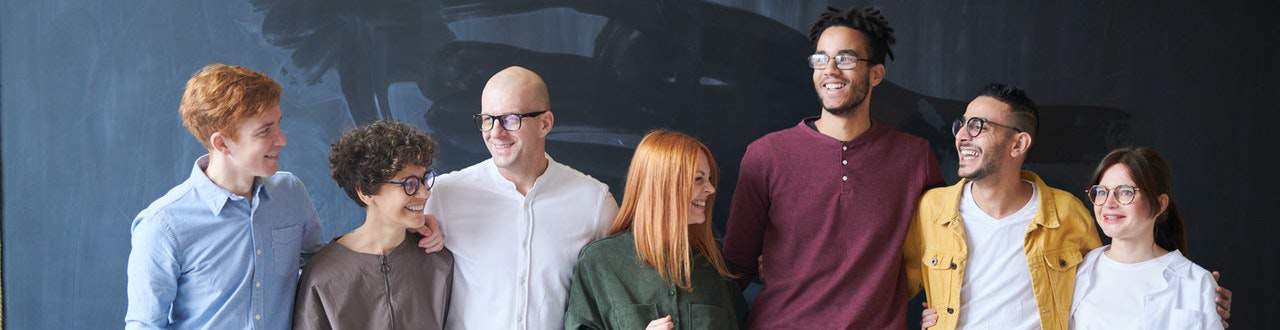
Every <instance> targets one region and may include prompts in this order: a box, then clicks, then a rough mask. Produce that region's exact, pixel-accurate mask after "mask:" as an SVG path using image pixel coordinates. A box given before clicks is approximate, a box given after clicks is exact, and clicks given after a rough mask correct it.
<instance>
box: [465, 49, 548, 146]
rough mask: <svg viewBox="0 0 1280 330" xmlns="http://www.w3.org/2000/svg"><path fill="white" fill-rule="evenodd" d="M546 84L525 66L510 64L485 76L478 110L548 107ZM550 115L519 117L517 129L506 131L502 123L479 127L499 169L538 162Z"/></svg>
mask: <svg viewBox="0 0 1280 330" xmlns="http://www.w3.org/2000/svg"><path fill="white" fill-rule="evenodd" d="M550 107H551V105H550V101H549V100H548V96H547V89H546V84H545V83H543V82H542V78H539V77H538V76H537V74H535V73H533V72H532V71H529V70H528V69H524V68H520V67H512V68H508V69H506V70H503V71H502V72H499V73H498V74H496V75H494V76H493V78H490V79H489V82H488V84H486V85H485V88H484V92H483V93H482V94H481V96H480V113H481V114H485V115H490V116H500V115H506V114H513V113H530V112H538V111H544V110H550ZM553 118H554V116H553V115H552V113H550V112H547V113H543V114H542V115H539V116H537V117H532V118H522V119H520V121H521V122H520V129H518V130H514V131H508V130H506V129H504V128H502V124H501V123H500V122H499V123H495V125H493V128H490V129H489V130H486V131H483V132H482V133H481V135H482V136H483V137H484V145H485V147H486V148H488V149H489V154H490V155H491V156H493V161H494V164H495V165H496V166H497V167H498V168H499V169H509V168H528V167H534V166H536V165H537V164H540V163H541V161H542V159H543V155H544V153H545V151H546V138H547V134H548V133H550V132H551V126H552V124H553V123H554V119H553Z"/></svg>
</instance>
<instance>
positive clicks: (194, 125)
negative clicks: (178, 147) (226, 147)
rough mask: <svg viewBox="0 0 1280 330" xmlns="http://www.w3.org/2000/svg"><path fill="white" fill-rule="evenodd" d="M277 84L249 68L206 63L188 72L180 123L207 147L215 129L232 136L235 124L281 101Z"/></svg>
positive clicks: (180, 110)
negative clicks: (198, 68)
mask: <svg viewBox="0 0 1280 330" xmlns="http://www.w3.org/2000/svg"><path fill="white" fill-rule="evenodd" d="M280 92H281V88H280V84H278V83H276V81H275V80H271V77H267V75H265V74H262V73H261V72H257V71H253V70H251V69H248V68H245V67H242V66H236V65H227V64H219V63H215V64H209V65H206V66H205V67H204V68H201V69H200V71H197V72H196V73H195V74H193V75H191V79H189V80H187V87H186V89H185V90H183V92H182V103H181V105H179V106H178V113H179V114H181V115H182V126H185V127H186V128H187V130H188V131H190V132H191V135H194V136H195V137H196V140H199V141H200V144H201V145H204V147H205V148H209V147H210V146H209V136H211V135H213V133H214V132H221V133H222V134H224V135H226V136H228V137H230V138H231V139H233V140H234V139H235V137H236V134H237V132H236V126H239V125H240V123H241V122H244V120H245V119H248V118H250V117H253V116H257V115H259V114H261V113H262V112H263V111H266V109H267V108H268V107H270V106H272V105H276V104H277V103H280Z"/></svg>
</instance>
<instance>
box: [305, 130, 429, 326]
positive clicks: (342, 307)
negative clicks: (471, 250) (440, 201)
mask: <svg viewBox="0 0 1280 330" xmlns="http://www.w3.org/2000/svg"><path fill="white" fill-rule="evenodd" d="M435 151H436V147H435V142H434V141H432V140H431V137H429V136H427V135H426V134H423V133H422V132H420V131H418V130H417V129H415V128H413V127H412V126H409V125H407V124H404V123H400V122H394V121H378V122H374V123H372V124H369V125H365V126H361V127H357V128H356V129H354V130H352V131H350V132H347V134H345V135H343V136H342V139H341V140H339V141H338V143H336V144H334V145H333V146H332V147H331V148H330V150H329V168H330V171H331V173H332V175H333V180H334V181H336V182H337V183H338V186H340V187H342V190H344V191H346V193H347V196H349V197H351V200H352V201H354V202H356V204H358V205H360V206H361V207H363V208H364V209H365V219H364V224H362V225H361V226H360V227H357V228H356V229H355V230H352V231H351V232H349V233H347V234H345V235H342V236H339V237H338V238H336V239H334V240H333V242H332V243H329V245H328V246H325V247H324V249H322V250H320V252H319V253H317V254H316V255H315V256H314V257H312V258H311V260H310V262H309V263H308V264H307V266H306V267H305V268H304V269H303V271H302V280H301V281H300V282H299V286H298V296H297V301H296V302H295V305H294V306H295V308H294V316H293V323H294V328H295V329H441V328H443V327H444V321H445V315H447V312H448V305H449V294H450V288H451V287H452V286H453V283H452V282H453V255H452V254H451V253H450V252H449V251H448V250H442V251H440V252H438V253H430V254H428V253H423V252H422V251H420V250H418V247H417V242H418V240H420V239H421V237H420V236H419V235H418V234H417V233H415V232H410V231H409V230H410V229H415V228H419V227H422V226H423V225H424V223H425V222H426V221H427V219H426V215H425V214H424V213H423V212H422V210H423V207H425V206H426V204H427V198H430V197H431V185H432V184H433V183H434V179H435V175H434V173H433V172H432V171H431V170H430V168H431V161H432V159H433V157H434V156H435Z"/></svg>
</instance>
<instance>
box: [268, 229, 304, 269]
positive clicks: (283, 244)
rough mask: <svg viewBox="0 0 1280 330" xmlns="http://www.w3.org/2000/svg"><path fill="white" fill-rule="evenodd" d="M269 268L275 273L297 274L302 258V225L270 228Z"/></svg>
mask: <svg viewBox="0 0 1280 330" xmlns="http://www.w3.org/2000/svg"><path fill="white" fill-rule="evenodd" d="M271 255H272V260H271V261H272V264H273V266H272V267H271V268H274V269H275V274H276V275H281V276H290V275H292V276H297V275H298V271H299V264H298V263H299V262H300V261H301V258H302V225H292V226H288V227H284V228H276V229H272V230H271Z"/></svg>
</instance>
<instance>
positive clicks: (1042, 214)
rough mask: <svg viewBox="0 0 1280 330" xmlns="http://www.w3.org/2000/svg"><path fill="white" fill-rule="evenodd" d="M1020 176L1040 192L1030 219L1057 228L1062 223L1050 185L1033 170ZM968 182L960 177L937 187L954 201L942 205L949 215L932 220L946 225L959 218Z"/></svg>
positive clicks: (944, 211) (943, 211)
mask: <svg viewBox="0 0 1280 330" xmlns="http://www.w3.org/2000/svg"><path fill="white" fill-rule="evenodd" d="M1021 177H1022V180H1025V181H1031V183H1032V184H1034V185H1035V186H1036V187H1035V189H1036V191H1039V193H1040V201H1039V203H1040V206H1039V209H1040V210H1039V212H1036V215H1035V216H1034V217H1032V218H1031V221H1032V222H1033V223H1035V224H1037V225H1039V226H1042V227H1048V228H1058V226H1060V225H1061V224H1062V223H1061V222H1060V221H1058V208H1057V204H1054V203H1055V202H1054V199H1053V191H1052V190H1051V188H1052V187H1049V185H1048V184H1046V183H1044V180H1042V179H1040V176H1039V175H1036V173H1035V172H1031V171H1027V170H1023V171H1022V173H1021ZM968 183H969V179H964V178H961V179H960V182H956V184H954V185H951V186H948V187H944V188H938V189H941V190H939V193H940V194H942V195H943V196H946V199H944V200H947V201H955V203H947V204H946V205H944V206H943V209H942V213H941V214H946V215H950V216H946V217H937V218H935V219H934V222H936V223H937V224H939V225H946V224H947V223H948V222H953V221H958V220H960V200H961V198H962V197H963V196H962V194H964V186H965V184H968Z"/></svg>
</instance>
